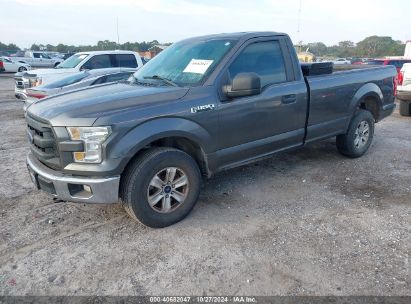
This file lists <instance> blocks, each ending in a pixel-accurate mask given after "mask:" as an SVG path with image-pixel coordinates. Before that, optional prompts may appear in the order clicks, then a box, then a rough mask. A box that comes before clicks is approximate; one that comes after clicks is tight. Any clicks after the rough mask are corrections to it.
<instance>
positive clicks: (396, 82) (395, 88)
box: [393, 75, 398, 96]
mask: <svg viewBox="0 0 411 304" xmlns="http://www.w3.org/2000/svg"><path fill="white" fill-rule="evenodd" d="M393 87H394V96H397V87H398V75H397V76H395V77H394V79H393Z"/></svg>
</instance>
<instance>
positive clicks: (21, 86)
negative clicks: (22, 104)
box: [14, 76, 28, 90]
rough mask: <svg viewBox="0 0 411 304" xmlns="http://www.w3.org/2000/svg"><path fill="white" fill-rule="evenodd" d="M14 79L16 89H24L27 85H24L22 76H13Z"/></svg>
mask: <svg viewBox="0 0 411 304" xmlns="http://www.w3.org/2000/svg"><path fill="white" fill-rule="evenodd" d="M14 81H15V83H16V88H18V89H21V90H24V89H25V88H26V87H28V84H27V85H24V81H23V77H21V76H16V77H14Z"/></svg>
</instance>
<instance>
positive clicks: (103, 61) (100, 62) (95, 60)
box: [83, 55, 112, 70]
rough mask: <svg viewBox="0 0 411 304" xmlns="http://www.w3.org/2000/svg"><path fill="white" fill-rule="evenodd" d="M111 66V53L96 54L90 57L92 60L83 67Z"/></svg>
mask: <svg viewBox="0 0 411 304" xmlns="http://www.w3.org/2000/svg"><path fill="white" fill-rule="evenodd" d="M111 67H112V64H111V60H110V55H96V56H94V57H92V58H90V60H89V61H87V62H86V63H85V64H84V65H83V69H87V70H94V69H105V68H111Z"/></svg>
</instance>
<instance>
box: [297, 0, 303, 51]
mask: <svg viewBox="0 0 411 304" xmlns="http://www.w3.org/2000/svg"><path fill="white" fill-rule="evenodd" d="M302 6H303V1H302V0H300V5H299V7H298V24H297V40H298V41H297V42H298V44H299V45H300V46H301V45H302V41H301V40H300V28H301V10H302Z"/></svg>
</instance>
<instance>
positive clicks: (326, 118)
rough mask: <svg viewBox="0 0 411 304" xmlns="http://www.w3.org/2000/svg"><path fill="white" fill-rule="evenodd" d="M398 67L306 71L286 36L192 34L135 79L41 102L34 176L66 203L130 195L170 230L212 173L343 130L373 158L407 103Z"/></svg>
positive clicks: (150, 219) (31, 121) (147, 218)
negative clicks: (399, 97)
mask: <svg viewBox="0 0 411 304" xmlns="http://www.w3.org/2000/svg"><path fill="white" fill-rule="evenodd" d="M323 68H324V69H323ZM396 74H397V72H396V69H395V67H392V66H385V67H370V68H364V69H358V70H345V71H342V72H334V73H333V72H332V69H331V71H329V69H327V68H326V67H324V66H322V65H321V64H316V63H313V64H308V65H305V66H304V67H303V68H302V66H301V65H300V63H299V62H298V59H297V55H296V52H295V50H294V47H293V44H292V42H291V40H290V38H289V37H288V36H287V35H286V34H280V33H272V32H252V33H234V34H219V35H211V36H204V37H197V38H191V39H187V40H183V41H181V42H177V43H174V44H173V45H172V46H170V47H169V48H167V49H166V50H164V51H163V52H162V53H160V54H159V55H158V56H156V57H155V58H154V59H153V60H151V61H150V62H148V63H147V64H146V65H145V66H143V67H142V68H141V69H140V70H138V71H137V72H136V73H135V74H134V75H133V77H132V78H130V80H128V81H125V82H118V83H111V84H102V85H99V86H95V87H93V88H88V89H80V90H77V91H72V92H69V93H63V94H60V95H56V96H54V97H50V98H46V99H44V100H41V101H39V102H37V103H35V104H33V105H32V106H30V107H29V108H28V109H27V113H26V120H27V125H28V128H27V135H28V139H29V142H30V148H31V152H30V153H29V154H28V156H27V165H28V169H29V173H30V176H31V178H32V180H33V182H34V183H35V185H36V186H37V187H38V188H39V189H42V190H44V191H46V192H49V193H51V194H52V195H53V196H54V197H56V198H58V199H60V200H63V201H71V202H80V203H87V202H90V203H116V202H119V201H120V202H121V203H122V204H123V205H124V207H125V209H126V211H127V212H128V214H129V215H130V216H131V217H133V218H134V219H137V220H139V221H140V222H142V223H143V224H145V225H147V226H150V227H166V226H169V225H171V224H173V223H176V222H178V221H180V220H181V219H183V218H184V217H185V216H186V215H187V214H188V213H189V212H190V211H191V210H192V208H193V207H194V205H195V203H196V201H197V199H198V196H199V192H200V184H201V176H205V177H211V176H212V175H213V174H214V173H216V172H219V171H221V170H225V169H229V168H233V167H237V166H241V165H244V164H247V163H250V162H253V161H256V160H260V159H262V158H265V157H268V156H270V155H272V154H274V153H276V152H279V151H285V150H289V149H294V148H297V147H302V146H304V145H306V144H308V143H311V142H314V141H318V140H322V139H325V138H330V137H334V136H336V145H337V149H338V150H339V151H340V152H341V153H342V154H343V155H346V156H348V157H352V158H354V157H360V156H362V155H363V154H364V153H365V152H366V151H367V150H368V148H369V146H370V144H371V142H372V140H373V135H374V123H375V122H378V121H380V120H381V119H383V118H384V117H386V116H388V115H390V114H391V113H392V111H393V109H394V108H395V104H394V91H395V86H396Z"/></svg>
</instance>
